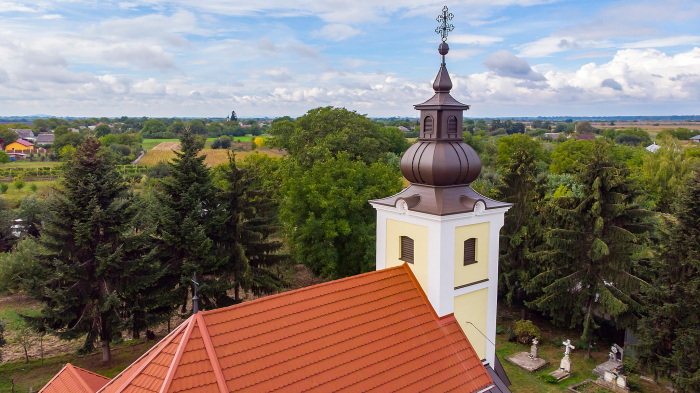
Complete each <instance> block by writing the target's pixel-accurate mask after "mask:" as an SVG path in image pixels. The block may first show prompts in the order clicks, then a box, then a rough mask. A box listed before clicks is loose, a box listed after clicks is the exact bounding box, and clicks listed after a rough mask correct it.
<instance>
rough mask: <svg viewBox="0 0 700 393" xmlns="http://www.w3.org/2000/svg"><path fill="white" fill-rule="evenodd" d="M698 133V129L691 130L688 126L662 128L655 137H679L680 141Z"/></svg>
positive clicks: (699, 132) (699, 133)
mask: <svg viewBox="0 0 700 393" xmlns="http://www.w3.org/2000/svg"><path fill="white" fill-rule="evenodd" d="M696 135H700V131H698V130H693V131H691V130H690V129H688V128H677V129H675V130H674V129H664V130H661V132H659V134H658V135H657V136H656V137H657V138H664V137H667V136H670V137H671V138H675V139H679V140H682V141H687V140H688V139H690V138H692V137H694V136H696Z"/></svg>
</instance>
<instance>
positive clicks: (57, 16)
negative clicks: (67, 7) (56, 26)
mask: <svg viewBox="0 0 700 393" xmlns="http://www.w3.org/2000/svg"><path fill="white" fill-rule="evenodd" d="M40 19H46V20H51V19H63V15H59V14H47V15H42V16H41V18H40Z"/></svg>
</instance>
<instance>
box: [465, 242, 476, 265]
mask: <svg viewBox="0 0 700 393" xmlns="http://www.w3.org/2000/svg"><path fill="white" fill-rule="evenodd" d="M476 262H477V260H476V239H475V238H471V239H467V240H465V241H464V266H467V265H471V264H474V263H476Z"/></svg>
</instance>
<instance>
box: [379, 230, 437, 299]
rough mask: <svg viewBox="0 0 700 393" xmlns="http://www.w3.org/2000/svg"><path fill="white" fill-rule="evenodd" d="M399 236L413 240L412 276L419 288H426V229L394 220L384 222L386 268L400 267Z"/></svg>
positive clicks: (401, 263)
mask: <svg viewBox="0 0 700 393" xmlns="http://www.w3.org/2000/svg"><path fill="white" fill-rule="evenodd" d="M401 236H408V237H410V238H411V239H413V260H414V262H413V263H409V264H408V266H410V267H411V271H412V272H413V275H414V276H416V280H418V283H420V285H421V287H423V288H428V227H424V226H421V225H416V224H409V223H407V222H401V221H396V220H389V219H387V220H386V242H387V245H386V267H387V268H389V267H394V266H400V265H403V264H404V261H402V260H400V259H399V257H400V255H399V254H400V250H401Z"/></svg>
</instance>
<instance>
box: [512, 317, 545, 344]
mask: <svg viewBox="0 0 700 393" xmlns="http://www.w3.org/2000/svg"><path fill="white" fill-rule="evenodd" d="M513 333H515V336H516V337H517V340H518V341H519V342H520V343H521V344H530V343H532V339H534V338H535V337H542V333H541V332H540V328H538V327H537V326H535V324H534V323H532V321H530V320H520V321H515V323H514V324H513Z"/></svg>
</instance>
